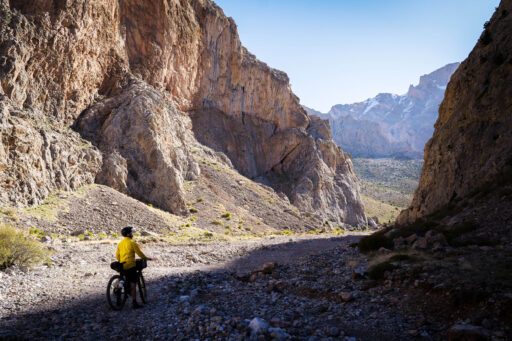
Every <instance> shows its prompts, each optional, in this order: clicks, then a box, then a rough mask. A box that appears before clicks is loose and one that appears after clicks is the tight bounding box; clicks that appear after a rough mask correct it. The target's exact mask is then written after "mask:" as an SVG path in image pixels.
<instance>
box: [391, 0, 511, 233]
mask: <svg viewBox="0 0 512 341" xmlns="http://www.w3.org/2000/svg"><path fill="white" fill-rule="evenodd" d="M511 32H512V3H511V2H510V1H502V2H501V4H500V6H499V8H498V9H497V10H496V12H495V13H494V15H493V17H492V19H491V20H490V22H489V24H486V28H485V30H484V32H483V33H482V35H481V37H480V39H479V41H478V43H477V44H476V46H475V48H474V49H473V51H472V52H471V54H470V55H469V57H468V58H467V59H466V60H465V61H464V62H463V63H462V64H461V66H460V67H459V68H458V69H457V71H456V72H455V73H454V75H453V76H452V79H451V81H450V83H449V84H448V87H447V89H446V95H445V98H444V100H443V102H442V104H441V107H440V108H439V118H438V120H437V122H436V124H435V132H434V136H433V137H432V139H431V140H430V141H429V142H428V143H427V145H426V147H425V163H424V166H423V171H422V174H421V177H420V182H419V186H418V189H417V190H416V192H415V194H414V199H413V202H412V206H411V208H409V209H408V210H405V211H403V212H402V213H401V214H400V216H399V218H398V222H399V223H402V224H404V223H408V222H412V221H414V220H415V219H417V218H419V217H422V216H425V215H428V214H430V213H433V212H435V211H436V210H438V209H440V208H441V207H443V206H444V205H446V204H448V203H450V202H451V201H452V200H457V199H459V198H463V197H465V196H467V195H468V194H469V193H471V192H472V191H474V190H478V189H479V187H481V186H482V185H484V184H486V183H489V182H492V181H494V180H495V179H496V178H497V177H500V176H507V174H508V176H510V174H512V84H511V83H510V79H512V57H511V56H512V35H511V34H510V33H511Z"/></svg>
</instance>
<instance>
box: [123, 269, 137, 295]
mask: <svg viewBox="0 0 512 341" xmlns="http://www.w3.org/2000/svg"><path fill="white" fill-rule="evenodd" d="M124 275H125V276H126V280H127V281H128V284H129V286H128V290H130V289H131V286H132V285H137V268H136V267H133V268H130V269H128V270H124Z"/></svg>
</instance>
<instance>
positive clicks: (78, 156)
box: [0, 95, 101, 206]
mask: <svg viewBox="0 0 512 341" xmlns="http://www.w3.org/2000/svg"><path fill="white" fill-rule="evenodd" d="M0 137H1V139H2V141H1V142H2V143H1V144H0V202H1V203H3V204H7V205H13V206H22V205H34V204H39V203H41V201H42V200H43V199H44V198H46V196H47V195H48V194H49V193H51V192H53V191H56V190H64V191H69V190H74V189H77V188H78V187H80V186H83V185H85V184H90V183H92V182H94V175H95V174H96V172H97V171H98V170H99V169H100V167H101V154H100V153H99V152H98V151H97V150H96V149H95V148H93V147H92V145H91V144H90V143H88V142H87V141H85V140H83V139H81V138H80V137H79V136H78V135H77V134H76V133H74V132H72V131H71V130H70V129H69V128H66V127H62V126H61V127H58V126H57V127H56V126H52V123H51V121H50V120H49V119H48V117H45V116H43V115H41V114H38V113H37V112H34V111H32V110H30V109H26V110H21V109H17V108H16V107H15V106H14V105H13V104H12V103H11V101H10V100H9V99H7V98H6V96H4V95H0Z"/></svg>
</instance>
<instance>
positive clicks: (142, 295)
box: [137, 272, 148, 304]
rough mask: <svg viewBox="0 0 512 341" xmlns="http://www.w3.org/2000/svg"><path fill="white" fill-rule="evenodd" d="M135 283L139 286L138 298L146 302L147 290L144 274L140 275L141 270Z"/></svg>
mask: <svg viewBox="0 0 512 341" xmlns="http://www.w3.org/2000/svg"><path fill="white" fill-rule="evenodd" d="M137 285H138V287H139V296H140V300H141V301H142V303H144V304H146V302H147V300H148V292H147V290H146V281H145V280H144V276H142V272H141V273H140V275H139V279H138V281H137Z"/></svg>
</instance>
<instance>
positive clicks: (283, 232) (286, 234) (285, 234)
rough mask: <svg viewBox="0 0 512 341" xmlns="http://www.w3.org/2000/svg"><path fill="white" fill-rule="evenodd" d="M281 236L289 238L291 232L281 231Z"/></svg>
mask: <svg viewBox="0 0 512 341" xmlns="http://www.w3.org/2000/svg"><path fill="white" fill-rule="evenodd" d="M281 234H282V235H284V236H291V235H293V232H292V231H290V230H283V231H282V232H281Z"/></svg>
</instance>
